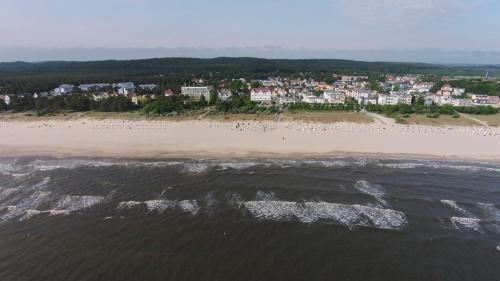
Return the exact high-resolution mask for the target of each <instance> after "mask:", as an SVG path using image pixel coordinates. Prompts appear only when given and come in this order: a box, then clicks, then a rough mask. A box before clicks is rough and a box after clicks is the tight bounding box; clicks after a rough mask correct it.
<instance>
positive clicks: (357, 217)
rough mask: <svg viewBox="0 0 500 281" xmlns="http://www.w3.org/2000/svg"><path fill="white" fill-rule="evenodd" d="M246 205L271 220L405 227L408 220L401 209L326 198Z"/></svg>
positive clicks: (257, 214) (388, 227)
mask: <svg viewBox="0 0 500 281" xmlns="http://www.w3.org/2000/svg"><path fill="white" fill-rule="evenodd" d="M243 206H244V207H245V208H246V209H247V210H248V211H249V212H250V213H251V214H252V215H253V216H254V217H256V218H258V219H262V220H269V221H290V220H299V221H301V222H303V223H315V222H319V221H329V222H334V223H338V224H342V225H346V226H355V225H361V226H370V227H375V228H380V229H394V230H398V229H402V228H404V226H405V225H406V224H407V220H406V215H405V214H404V213H402V212H398V211H394V210H390V209H379V208H372V207H367V206H360V205H344V204H336V203H325V202H319V203H317V202H307V203H297V202H283V201H247V202H244V203H243Z"/></svg>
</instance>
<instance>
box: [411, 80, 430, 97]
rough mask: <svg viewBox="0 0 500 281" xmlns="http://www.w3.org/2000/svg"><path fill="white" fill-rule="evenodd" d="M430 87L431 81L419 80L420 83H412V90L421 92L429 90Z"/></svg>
mask: <svg viewBox="0 0 500 281" xmlns="http://www.w3.org/2000/svg"><path fill="white" fill-rule="evenodd" d="M432 87H434V83H433V82H421V83H415V84H414V85H413V90H415V91H416V92H418V93H421V94H422V93H428V92H430V91H431V89H432Z"/></svg>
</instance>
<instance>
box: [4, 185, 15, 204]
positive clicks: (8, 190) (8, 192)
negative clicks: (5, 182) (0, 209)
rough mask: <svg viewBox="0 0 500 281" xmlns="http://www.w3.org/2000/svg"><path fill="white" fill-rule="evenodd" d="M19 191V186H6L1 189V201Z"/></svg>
mask: <svg viewBox="0 0 500 281" xmlns="http://www.w3.org/2000/svg"><path fill="white" fill-rule="evenodd" d="M17 191H18V189H17V188H5V189H1V190H0V202H2V201H3V200H5V199H6V198H7V197H9V196H11V195H12V194H14V193H16V192H17Z"/></svg>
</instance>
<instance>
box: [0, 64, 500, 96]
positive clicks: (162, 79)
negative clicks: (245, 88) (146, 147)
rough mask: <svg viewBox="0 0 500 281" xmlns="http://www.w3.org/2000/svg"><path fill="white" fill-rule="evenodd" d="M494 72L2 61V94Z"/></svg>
mask: <svg viewBox="0 0 500 281" xmlns="http://www.w3.org/2000/svg"><path fill="white" fill-rule="evenodd" d="M486 69H488V70H489V71H490V74H491V75H497V74H499V73H500V67H498V66H491V67H488V68H487V67H448V66H442V65H432V64H420V63H391V62H361V61H350V60H334V59H308V60H283V59H281V60H278V59H259V58H215V59H197V58H161V59H145V60H119V61H118V60H109V61H89V62H67V61H59V62H41V63H27V62H12V63H0V88H1V89H0V93H7V94H15V93H20V92H35V91H48V90H51V89H53V88H55V87H56V86H58V85H60V84H63V83H68V84H81V83H95V82H105V83H112V82H120V81H132V82H135V83H155V84H157V85H159V86H160V87H161V88H164V87H170V88H176V87H179V86H180V85H182V84H185V83H189V82H190V81H191V78H193V77H199V78H205V79H206V80H207V81H209V82H210V81H220V80H224V79H232V78H241V77H245V78H249V79H252V78H255V79H259V78H260V79H262V78H267V77H268V76H270V75H282V76H290V77H293V76H298V75H301V76H303V77H312V78H315V79H317V80H320V81H322V80H324V79H328V78H330V79H331V74H332V73H338V74H348V75H351V74H359V75H370V74H373V73H391V74H405V73H419V74H433V75H484V74H485V73H486Z"/></svg>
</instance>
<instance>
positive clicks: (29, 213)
mask: <svg viewBox="0 0 500 281" xmlns="http://www.w3.org/2000/svg"><path fill="white" fill-rule="evenodd" d="M40 213H41V212H40V211H37V210H26V211H25V212H24V214H23V215H22V216H21V217H20V218H19V221H25V220H29V219H31V218H33V217H34V216H38V215H39V214H40Z"/></svg>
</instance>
